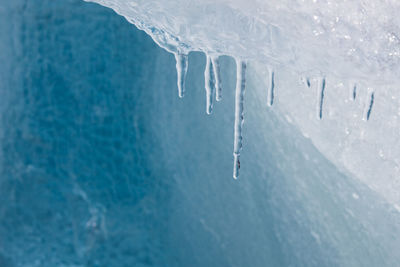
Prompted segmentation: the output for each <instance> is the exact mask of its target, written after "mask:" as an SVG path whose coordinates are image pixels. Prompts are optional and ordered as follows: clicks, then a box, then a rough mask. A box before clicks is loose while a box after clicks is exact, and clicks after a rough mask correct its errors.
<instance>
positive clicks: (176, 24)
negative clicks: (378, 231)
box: [92, 0, 400, 204]
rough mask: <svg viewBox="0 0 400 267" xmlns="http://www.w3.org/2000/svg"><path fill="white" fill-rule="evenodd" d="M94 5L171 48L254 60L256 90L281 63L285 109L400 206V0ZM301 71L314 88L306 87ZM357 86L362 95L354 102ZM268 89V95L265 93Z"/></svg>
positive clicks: (280, 103) (280, 97) (116, 0)
mask: <svg viewBox="0 0 400 267" xmlns="http://www.w3.org/2000/svg"><path fill="white" fill-rule="evenodd" d="M92 1H94V2H97V3H100V4H102V5H105V6H108V7H111V8H112V9H113V10H115V11H116V12H117V13H119V14H121V15H123V16H124V17H125V18H126V19H127V20H128V21H129V22H131V23H133V24H135V25H136V26H137V27H138V28H139V29H142V30H144V31H146V32H147V33H148V34H149V35H150V36H151V37H152V38H153V39H154V40H155V41H156V42H157V43H158V44H159V45H160V46H161V47H163V48H165V49H167V50H168V51H175V50H176V49H180V50H183V51H202V52H206V53H208V54H219V55H220V54H224V55H229V56H233V57H235V58H243V59H246V60H248V62H249V70H250V72H252V75H253V77H254V78H253V80H254V81H257V82H254V84H256V86H255V87H256V88H257V89H255V90H258V88H269V85H268V84H269V81H268V74H267V73H265V71H266V69H268V67H270V68H272V69H273V70H274V73H275V74H276V77H275V88H276V90H277V92H279V93H276V94H275V95H274V96H275V97H274V102H275V104H276V106H277V107H276V112H277V113H280V114H283V116H285V117H287V118H290V120H291V121H292V123H294V124H295V125H297V127H298V128H299V129H300V131H301V132H302V133H303V134H304V135H305V136H307V137H310V138H311V140H312V142H313V143H314V145H315V146H316V147H317V148H318V149H319V150H320V151H321V152H322V153H323V154H324V155H325V156H326V157H327V158H328V159H329V160H331V161H332V162H333V163H334V164H335V165H336V166H337V167H338V168H340V169H341V170H342V171H344V172H348V173H350V174H351V175H352V176H354V177H356V178H357V179H359V180H360V181H362V182H363V183H365V184H366V185H367V186H369V187H370V188H371V189H373V190H374V191H376V192H378V193H379V194H380V195H381V196H382V197H384V198H386V199H387V200H388V201H389V202H391V203H392V204H395V203H399V202H400V194H399V193H398V192H400V178H399V177H400V161H399V159H400V150H398V149H396V148H397V146H398V145H399V142H400V141H399V139H398V135H399V131H398V129H399V128H400V120H399V116H400V113H399V109H398V106H399V104H400V91H399V90H398V89H397V88H398V87H399V86H400V76H399V75H398V73H399V71H400V51H399V47H400V46H399V42H400V40H399V37H398V36H399V35H400V30H399V29H400V28H399V27H400V18H399V17H398V16H397V13H398V10H400V2H399V1H395V0H388V1H383V2H381V1H374V0H369V1H362V2H359V1H346V0H340V1H329V0H318V1H315V0H297V1H280V0H279V1H261V0H251V1H240V0H218V1H214V0H213V1H211V0H205V1H191V2H190V4H188V2H187V1H184V0H176V1H156V0H153V1H148V0H92ZM300 77H305V79H304V80H305V83H306V84H307V87H311V88H312V90H303V86H301V85H300V84H299V79H300ZM321 77H324V78H325V87H324V89H323V90H321V89H322V88H321V86H320V87H319V88H318V86H319V85H318V83H319V82H318V81H319V80H320V78H321ZM354 84H357V90H356V94H357V96H359V97H357V99H355V102H350V101H348V88H349V87H351V86H353V85H354ZM315 90H316V91H317V98H315ZM312 91H314V93H313V92H312ZM371 91H373V92H374V94H373V98H372V97H371V96H370V92H371ZM259 92H260V93H259V95H260V97H263V98H264V99H265V90H264V92H263V91H259ZM353 92H354V91H353ZM267 97H268V96H267ZM316 99H317V100H316ZM371 99H373V101H371ZM315 101H317V104H316V106H317V116H315V108H314V107H315V104H314V103H315ZM371 102H372V103H373V105H371ZM370 107H371V109H370ZM368 114H369V115H368ZM322 116H323V120H322V121H318V119H316V117H317V118H321V117H322ZM367 117H368V119H367ZM360 155H363V156H362V157H360ZM381 155H383V156H381ZM377 177H379V179H378V178H377Z"/></svg>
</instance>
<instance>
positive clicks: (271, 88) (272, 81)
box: [267, 69, 275, 107]
mask: <svg viewBox="0 0 400 267" xmlns="http://www.w3.org/2000/svg"><path fill="white" fill-rule="evenodd" d="M268 73H269V75H268V76H269V85H268V92H267V104H268V106H270V107H271V106H272V105H273V104H274V96H275V92H274V90H275V74H274V71H273V70H272V69H269V70H268Z"/></svg>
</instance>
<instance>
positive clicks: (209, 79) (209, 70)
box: [204, 55, 215, 114]
mask: <svg viewBox="0 0 400 267" xmlns="http://www.w3.org/2000/svg"><path fill="white" fill-rule="evenodd" d="M204 82H205V87H206V112H207V114H211V112H212V108H213V93H214V85H215V82H214V73H213V66H212V63H211V57H210V56H208V55H207V61H206V69H205V70H204Z"/></svg>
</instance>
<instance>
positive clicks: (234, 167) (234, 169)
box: [233, 153, 240, 180]
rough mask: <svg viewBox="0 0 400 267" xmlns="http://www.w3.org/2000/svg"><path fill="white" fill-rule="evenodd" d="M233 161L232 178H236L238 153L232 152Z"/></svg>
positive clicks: (238, 163) (238, 167) (238, 165)
mask: <svg viewBox="0 0 400 267" xmlns="http://www.w3.org/2000/svg"><path fill="white" fill-rule="evenodd" d="M233 157H234V161H233V179H235V180H236V179H237V178H238V177H239V170H240V159H239V155H238V154H235V153H234V154H233Z"/></svg>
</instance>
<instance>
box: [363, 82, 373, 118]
mask: <svg viewBox="0 0 400 267" xmlns="http://www.w3.org/2000/svg"><path fill="white" fill-rule="evenodd" d="M374 98H375V92H374V90H372V89H371V88H368V93H367V103H366V105H365V110H364V116H363V120H364V121H368V120H369V117H370V116H371V112H372V107H373V106H374V100H375V99H374Z"/></svg>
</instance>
